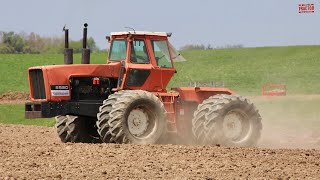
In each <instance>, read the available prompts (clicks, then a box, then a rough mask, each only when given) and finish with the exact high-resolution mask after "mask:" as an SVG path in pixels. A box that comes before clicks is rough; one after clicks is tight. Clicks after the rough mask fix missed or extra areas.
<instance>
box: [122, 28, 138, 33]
mask: <svg viewBox="0 0 320 180" xmlns="http://www.w3.org/2000/svg"><path fill="white" fill-rule="evenodd" d="M124 28H126V29H131V30H133V32H134V33H136V30H135V29H133V28H132V27H124Z"/></svg>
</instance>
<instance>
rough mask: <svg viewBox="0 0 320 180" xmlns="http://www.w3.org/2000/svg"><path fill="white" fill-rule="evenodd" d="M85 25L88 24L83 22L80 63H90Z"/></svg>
mask: <svg viewBox="0 0 320 180" xmlns="http://www.w3.org/2000/svg"><path fill="white" fill-rule="evenodd" d="M87 27H88V24H87V23H85V24H84V28H83V38H82V60H81V64H90V49H88V48H87Z"/></svg>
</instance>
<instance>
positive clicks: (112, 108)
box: [56, 90, 166, 144]
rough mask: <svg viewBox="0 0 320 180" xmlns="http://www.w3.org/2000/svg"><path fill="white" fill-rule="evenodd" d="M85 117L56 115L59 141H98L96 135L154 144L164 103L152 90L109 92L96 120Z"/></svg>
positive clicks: (109, 139) (162, 127)
mask: <svg viewBox="0 0 320 180" xmlns="http://www.w3.org/2000/svg"><path fill="white" fill-rule="evenodd" d="M86 120H87V119H85V118H83V117H78V116H69V115H67V116H57V117H56V129H57V131H58V135H59V137H60V139H61V141H62V142H98V141H97V137H99V138H98V139H101V141H102V142H105V143H119V144H122V143H133V144H154V143H157V142H158V141H159V139H160V137H161V136H162V135H163V134H164V131H165V126H166V120H165V109H164V106H163V103H162V102H161V101H160V100H159V98H157V97H156V96H155V95H153V94H152V93H149V92H146V91H141V90H135V91H120V92H116V93H114V94H112V95H110V96H109V97H108V99H107V100H105V101H103V105H102V106H100V108H99V113H98V114H97V119H96V120H95V121H94V122H95V123H96V124H92V123H91V122H92V121H91V122H90V121H89V123H87V121H86ZM90 129H91V130H90ZM92 129H95V131H92ZM93 132H96V134H95V133H93Z"/></svg>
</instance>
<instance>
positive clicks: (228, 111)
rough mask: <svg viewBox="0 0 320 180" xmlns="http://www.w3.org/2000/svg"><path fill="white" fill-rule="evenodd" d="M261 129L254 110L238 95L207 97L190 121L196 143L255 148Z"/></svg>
mask: <svg viewBox="0 0 320 180" xmlns="http://www.w3.org/2000/svg"><path fill="white" fill-rule="evenodd" d="M261 129H262V124H261V116H260V114H259V112H258V110H257V109H256V108H255V106H254V105H253V103H251V102H250V101H249V100H248V99H246V98H244V97H241V96H238V95H225V94H221V95H215V96H211V97H210V98H208V99H206V100H204V101H203V102H202V103H201V104H200V105H199V106H198V108H197V110H196V111H195V112H194V118H193V119H192V132H193V135H194V137H195V141H196V142H197V143H199V144H212V145H215V144H219V145H224V146H233V147H248V146H255V145H256V144H257V142H258V140H259V138H260V134H261Z"/></svg>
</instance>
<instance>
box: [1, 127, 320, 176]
mask: <svg viewBox="0 0 320 180" xmlns="http://www.w3.org/2000/svg"><path fill="white" fill-rule="evenodd" d="M0 177H2V178H3V179H8V178H9V177H13V178H22V179H23V178H26V179H33V178H37V179H38V178H45V179H53V178H55V179H106V178H112V179H118V178H120V179H127V178H134V179H155V178H164V179H215V178H218V179H231V178H237V179H238V178H266V179H269V178H272V179H274V178H283V179H286V178H308V179H309V178H311V179H319V178H320V151H319V150H315V149H309V150H298V149H263V148H223V147H215V146H211V147H209V146H183V145H147V146H140V145H112V144H70V143H68V144H63V143H60V142H59V140H58V138H57V137H56V134H55V130H54V128H47V127H36V126H18V125H0Z"/></svg>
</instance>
